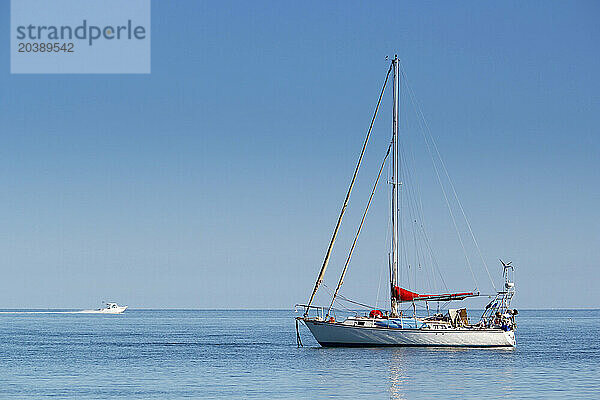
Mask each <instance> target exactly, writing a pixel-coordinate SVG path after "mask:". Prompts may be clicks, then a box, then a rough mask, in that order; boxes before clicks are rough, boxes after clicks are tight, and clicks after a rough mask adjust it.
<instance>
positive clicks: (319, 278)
mask: <svg viewBox="0 0 600 400" xmlns="http://www.w3.org/2000/svg"><path fill="white" fill-rule="evenodd" d="M392 66H393V63H390V68H389V69H388V71H387V74H386V76H385V81H384V82H383V87H382V88H381V93H380V94H379V100H377V106H375V112H374V113H373V118H372V119H371V125H369V129H368V131H367V137H366V138H365V142H364V143H363V147H362V150H361V151H360V156H359V157H358V162H357V163H356V169H355V170H354V175H353V176H352V181H351V182H350V187H349V188H348V193H346V198H345V200H344V205H343V206H342V210H341V211H340V216H339V217H338V220H337V223H336V225H335V229H334V230H333V235H332V237H331V241H330V242H329V247H328V248H327V253H326V254H325V259H324V260H323V265H322V266H321V271H319V276H318V277H317V281H316V282H315V288H314V289H313V291H312V294H311V295H310V299H309V300H308V303H307V305H308V306H310V305H311V304H312V302H313V300H314V298H315V294H316V293H317V290H318V289H319V286H320V285H321V283H322V282H323V276H324V275H325V270H326V269H327V265H328V264H329V258H330V257H331V250H333V244H334V243H335V239H336V237H337V234H338V231H339V229H340V225H341V224H342V218H343V217H344V213H345V212H346V207H347V206H348V200H349V199H350V193H352V188H353V187H354V182H355V181H356V176H357V175H358V170H359V169H360V165H361V163H362V159H363V156H364V154H365V149H366V148H367V143H369V137H371V131H372V130H373V124H374V123H375V118H377V113H378V111H379V105H380V104H381V99H382V98H383V93H384V92H385V87H386V85H387V81H388V78H389V77H390V72H391V71H392ZM307 310H308V308H307ZM306 313H307V314H308V311H307V312H306Z"/></svg>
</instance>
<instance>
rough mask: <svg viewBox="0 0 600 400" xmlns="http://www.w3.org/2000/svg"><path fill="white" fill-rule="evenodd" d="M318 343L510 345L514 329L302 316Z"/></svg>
mask: <svg viewBox="0 0 600 400" xmlns="http://www.w3.org/2000/svg"><path fill="white" fill-rule="evenodd" d="M304 323H305V324H306V326H307V327H308V329H310V331H311V333H312V334H313V336H314V337H315V339H316V340H317V342H319V344H320V345H321V346H326V347H329V346H340V347H342V346H343V347H358V346H432V347H433V346H451V347H514V346H515V345H516V340H515V334H514V331H508V332H506V331H503V330H501V329H441V330H436V329H398V328H383V327H362V326H349V325H344V324H342V323H330V322H322V321H315V320H304Z"/></svg>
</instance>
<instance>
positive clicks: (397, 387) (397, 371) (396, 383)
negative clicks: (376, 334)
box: [389, 349, 408, 400]
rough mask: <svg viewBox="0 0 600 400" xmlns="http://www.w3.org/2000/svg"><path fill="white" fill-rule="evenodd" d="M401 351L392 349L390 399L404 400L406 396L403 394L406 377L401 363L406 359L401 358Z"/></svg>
mask: <svg viewBox="0 0 600 400" xmlns="http://www.w3.org/2000/svg"><path fill="white" fill-rule="evenodd" d="M402 353H404V351H403V349H393V350H392V352H391V357H390V389H389V392H390V399H394V400H404V399H408V396H407V395H406V393H405V392H404V390H403V389H404V386H405V382H406V380H407V377H406V376H405V375H404V371H403V363H404V362H405V359H406V357H403V354H402Z"/></svg>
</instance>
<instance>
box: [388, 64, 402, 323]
mask: <svg viewBox="0 0 600 400" xmlns="http://www.w3.org/2000/svg"><path fill="white" fill-rule="evenodd" d="M392 66H393V68H394V123H393V128H392V129H393V134H392V182H391V183H392V261H391V265H390V300H391V316H392V317H397V316H398V303H397V301H396V297H394V288H395V287H396V286H398V169H399V168H398V90H399V80H400V79H399V76H398V55H395V56H394V59H393V60H392Z"/></svg>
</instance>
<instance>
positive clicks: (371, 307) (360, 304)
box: [338, 294, 377, 310]
mask: <svg viewBox="0 0 600 400" xmlns="http://www.w3.org/2000/svg"><path fill="white" fill-rule="evenodd" d="M338 297H339V298H340V299H341V300H344V301H347V302H348V303H352V304H356V305H358V306H361V307H364V308H367V309H371V310H374V309H377V307H373V306H370V305H368V304H364V303H359V302H358V301H354V300H350V299H349V298H347V297H346V296H344V295H342V294H339V295H338Z"/></svg>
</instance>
